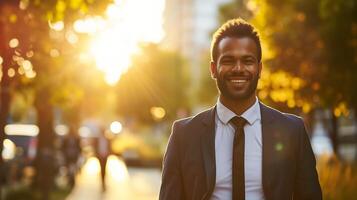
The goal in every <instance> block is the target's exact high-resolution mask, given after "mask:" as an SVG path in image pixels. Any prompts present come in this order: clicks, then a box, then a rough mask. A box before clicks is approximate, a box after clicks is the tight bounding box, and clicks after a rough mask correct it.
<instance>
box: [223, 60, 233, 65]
mask: <svg viewBox="0 0 357 200" xmlns="http://www.w3.org/2000/svg"><path fill="white" fill-rule="evenodd" d="M221 64H222V65H233V64H234V60H232V59H223V60H221Z"/></svg>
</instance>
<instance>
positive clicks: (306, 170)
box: [293, 119, 322, 200]
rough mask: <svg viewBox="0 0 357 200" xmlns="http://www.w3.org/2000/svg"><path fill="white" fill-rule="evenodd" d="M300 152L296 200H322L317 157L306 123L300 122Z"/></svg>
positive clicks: (295, 191) (295, 192)
mask: <svg viewBox="0 0 357 200" xmlns="http://www.w3.org/2000/svg"><path fill="white" fill-rule="evenodd" d="M299 123H300V124H299V127H300V131H299V137H300V139H299V140H300V141H299V150H298V163H297V165H298V166H297V175H296V179H295V190H294V197H293V199H294V200H322V192H321V187H320V183H319V179H318V175H317V171H316V160H315V155H314V153H313V151H312V148H311V144H310V139H309V137H308V135H307V133H306V129H305V126H304V122H303V121H302V120H301V119H300V120H299Z"/></svg>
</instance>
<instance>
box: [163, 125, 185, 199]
mask: <svg viewBox="0 0 357 200" xmlns="http://www.w3.org/2000/svg"><path fill="white" fill-rule="evenodd" d="M179 143H180V140H179V134H178V128H177V123H174V125H173V127H172V133H171V135H170V139H169V142H168V145H167V149H166V153H165V156H164V161H163V171H162V179H161V188H160V195H159V200H182V199H184V192H183V184H182V177H181V170H180V155H179V154H180V153H179V148H180V144H179Z"/></svg>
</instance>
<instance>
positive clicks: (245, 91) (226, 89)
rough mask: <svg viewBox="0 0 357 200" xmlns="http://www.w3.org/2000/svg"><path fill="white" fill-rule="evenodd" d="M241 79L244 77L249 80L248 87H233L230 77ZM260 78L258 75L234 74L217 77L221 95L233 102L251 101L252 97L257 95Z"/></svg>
mask: <svg viewBox="0 0 357 200" xmlns="http://www.w3.org/2000/svg"><path fill="white" fill-rule="evenodd" d="M237 76H238V77H239V76H241V77H242V76H244V77H247V78H248V82H247V83H245V84H246V85H244V86H242V87H238V86H233V85H232V84H231V83H230V82H229V80H230V77H237ZM258 80H259V76H258V74H255V75H253V74H242V73H240V74H239V73H234V74H230V75H227V76H224V77H217V79H216V85H217V87H218V90H219V91H220V93H221V95H222V96H224V97H226V98H228V99H232V100H246V99H249V98H250V97H251V96H252V95H255V91H256V89H257V85H258Z"/></svg>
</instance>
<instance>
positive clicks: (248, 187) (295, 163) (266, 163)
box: [160, 19, 322, 200]
mask: <svg viewBox="0 0 357 200" xmlns="http://www.w3.org/2000/svg"><path fill="white" fill-rule="evenodd" d="M211 58H212V61H211V67H210V70H211V75H212V77H213V78H214V79H215V80H216V83H217V87H218V90H219V98H218V101H217V104H216V105H215V106H214V107H213V108H211V109H209V110H206V111H204V112H202V113H200V114H198V115H196V116H193V117H190V118H187V119H182V120H179V121H176V122H175V123H174V125H173V128H172V133H171V136H170V140H169V144H168V146H167V150H166V153H165V158H164V164H163V173H162V184H161V189H160V199H161V200H175V199H177V200H185V199H187V200H188V199H190V200H191V199H192V200H195V199H198V200H201V199H207V200H292V199H294V200H320V199H322V194H321V188H320V184H319V181H318V175H317V172H316V167H315V165H316V162H315V157H314V154H313V152H312V149H311V145H310V142H309V138H308V136H307V133H306V130H305V127H304V123H303V120H302V119H301V118H300V117H297V116H295V115H291V114H286V113H282V112H279V111H277V110H275V109H272V108H270V107H268V106H266V105H264V104H263V103H261V102H260V101H259V100H258V98H257V97H256V88H257V84H258V80H259V78H260V74H261V70H262V63H261V58H262V50H261V45H260V39H259V35H258V33H257V31H256V29H255V28H254V27H253V26H252V25H251V24H249V23H247V22H245V21H244V20H242V19H234V20H230V21H228V22H226V23H225V24H224V25H222V26H221V27H220V28H219V29H218V30H217V31H216V33H215V34H214V36H213V41H212V46H211Z"/></svg>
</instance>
